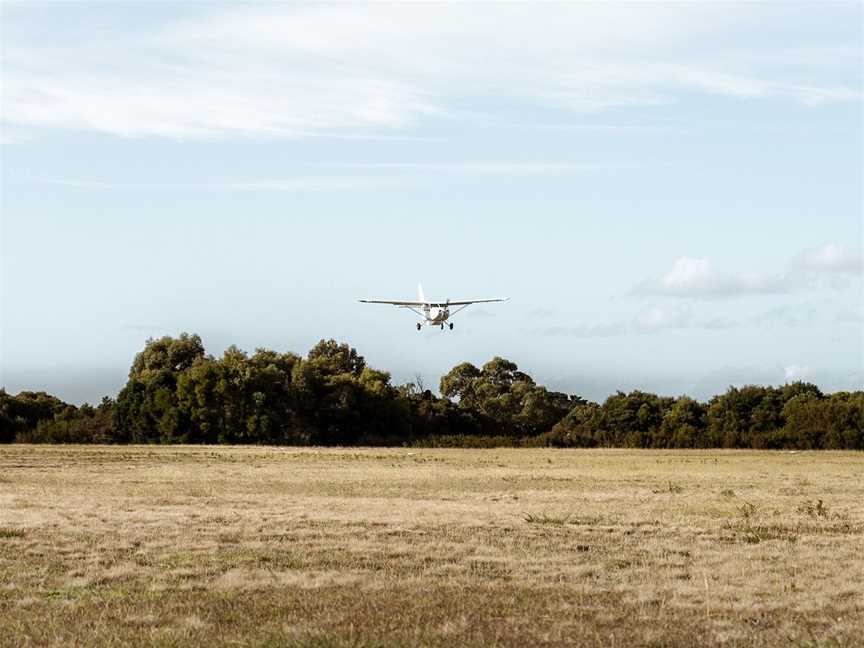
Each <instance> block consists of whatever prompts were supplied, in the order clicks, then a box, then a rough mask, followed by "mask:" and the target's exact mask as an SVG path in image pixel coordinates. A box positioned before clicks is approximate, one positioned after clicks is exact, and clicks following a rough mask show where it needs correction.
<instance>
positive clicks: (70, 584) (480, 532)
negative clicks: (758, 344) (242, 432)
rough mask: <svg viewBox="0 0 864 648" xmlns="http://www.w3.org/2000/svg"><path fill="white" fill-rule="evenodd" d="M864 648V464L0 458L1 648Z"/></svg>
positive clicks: (655, 459) (605, 453) (479, 457)
mask: <svg viewBox="0 0 864 648" xmlns="http://www.w3.org/2000/svg"><path fill="white" fill-rule="evenodd" d="M208 644H211V645H212V644H231V645H249V646H283V645H287V646H295V645H296V646H307V645H308V646H330V645H334V646H343V645H344V646H379V645H380V646H390V645H438V646H454V645H502V646H531V645H588V646H590V645H603V646H634V645H639V646H641V645H645V646H695V645H724V646H726V645H728V646H776V645H782V646H787V645H793V646H802V647H803V646H847V645H848V646H861V645H864V455H861V454H854V453H833V452H818V453H817V452H812V453H811V452H801V453H767V452H766V453H760V452H739V451H729V452H726V451H692V452H683V451H668V452H665V451H656V452H655V451H624V450H591V451H570V450H503V449H502V450H408V449H318V448H303V449H282V448H250V447H243V448H222V447H176V446H175V447H86V446H51V447H48V446H41V447H40V446H15V445H13V446H5V447H2V446H0V645H3V646H22V645H52V646H71V645H159V646H162V645H164V646H172V645H208Z"/></svg>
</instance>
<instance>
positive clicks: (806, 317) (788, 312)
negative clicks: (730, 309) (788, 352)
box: [751, 303, 819, 328]
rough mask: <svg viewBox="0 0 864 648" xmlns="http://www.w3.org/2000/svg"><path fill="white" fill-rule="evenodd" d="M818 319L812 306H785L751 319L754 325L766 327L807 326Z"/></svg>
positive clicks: (815, 309)
mask: <svg viewBox="0 0 864 648" xmlns="http://www.w3.org/2000/svg"><path fill="white" fill-rule="evenodd" d="M818 319H819V311H818V309H817V308H816V307H815V306H814V305H813V304H807V303H805V304H787V305H784V306H777V307H776V308H771V309H769V310H767V311H765V312H764V313H760V314H758V315H756V316H755V317H753V318H752V320H751V321H752V322H753V323H754V324H765V325H768V326H787V327H793V328H794V327H799V326H809V325H811V324H813V323H815V322H816V321H817V320H818Z"/></svg>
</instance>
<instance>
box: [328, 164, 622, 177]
mask: <svg viewBox="0 0 864 648" xmlns="http://www.w3.org/2000/svg"><path fill="white" fill-rule="evenodd" d="M318 166H323V167H330V168H339V169H362V170H364V171H388V172H389V171H405V172H410V173H415V172H418V171H422V172H424V173H446V174H454V175H558V174H562V175H563V174H569V173H580V172H583V171H609V170H614V171H620V170H622V169H635V168H638V167H637V166H636V165H633V164H624V163H622V164H575V163H569V162H322V163H319V164H318Z"/></svg>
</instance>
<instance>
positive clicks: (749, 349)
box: [0, 2, 864, 403]
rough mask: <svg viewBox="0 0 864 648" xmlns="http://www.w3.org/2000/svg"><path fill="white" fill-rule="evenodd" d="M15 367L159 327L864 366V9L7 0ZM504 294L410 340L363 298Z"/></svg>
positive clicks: (666, 387)
mask: <svg viewBox="0 0 864 648" xmlns="http://www.w3.org/2000/svg"><path fill="white" fill-rule="evenodd" d="M0 18H2V21H0V30H2V31H0V41H2V42H0V100H2V104H0V255H2V262H0V386H3V387H5V388H6V389H7V390H8V391H10V392H12V393H16V392H18V391H19V390H22V389H44V390H47V391H49V392H51V393H54V394H56V395H58V396H60V397H61V398H64V399H66V400H68V401H70V402H75V403H80V402H82V401H89V402H97V401H99V400H100V399H101V397H102V396H103V395H112V396H113V395H115V394H116V393H117V391H118V390H119V389H120V388H121V387H122V386H123V384H124V383H125V380H126V376H127V372H128V368H129V366H130V364H131V362H132V358H133V356H134V354H135V353H137V352H138V351H140V350H141V349H142V348H143V346H144V343H145V340H146V339H147V338H149V337H161V336H163V335H177V334H179V333H181V332H183V331H187V332H194V333H198V334H200V335H201V337H202V339H203V341H204V344H205V347H206V349H207V351H208V352H210V353H212V354H214V355H217V356H218V355H220V354H221V353H222V351H224V349H225V348H226V347H228V346H229V345H231V344H236V345H237V346H239V347H240V348H241V349H244V350H247V351H250V352H251V351H253V350H254V349H256V348H259V347H264V348H271V349H276V350H279V351H293V352H295V353H299V354H305V352H306V351H307V350H308V349H309V348H311V347H312V346H313V345H314V344H315V343H316V342H317V341H318V340H319V339H321V338H330V337H332V338H335V339H337V340H340V341H346V342H348V343H350V344H351V345H352V346H354V347H356V348H357V349H358V351H359V352H360V353H361V354H362V355H364V356H365V357H366V359H367V361H368V362H369V363H370V364H371V365H372V366H375V367H378V368H382V369H386V370H389V371H390V372H391V373H392V375H393V380H394V382H395V383H397V384H398V383H402V382H406V381H409V380H412V379H414V378H415V376H416V375H417V374H419V375H421V376H422V377H423V380H424V382H425V383H426V384H427V385H435V384H437V381H438V378H439V376H440V375H441V374H443V373H445V372H446V371H448V370H449V369H450V368H452V367H453V366H454V365H456V364H458V363H460V362H463V361H470V362H473V363H475V364H477V365H481V364H482V363H484V362H486V361H488V360H489V359H491V358H492V357H494V356H503V357H506V358H508V359H511V360H513V361H514V362H516V363H517V364H518V365H519V367H520V369H522V370H524V371H526V372H528V373H529V374H531V375H532V376H533V377H534V378H535V379H536V380H537V381H538V382H540V383H542V384H546V385H548V386H550V387H553V388H555V389H560V390H564V391H568V392H571V393H576V394H580V395H582V396H585V397H588V398H591V399H594V400H600V399H603V398H605V397H606V396H607V395H609V394H610V393H614V392H615V391H616V390H618V389H621V390H625V391H627V390H631V389H637V388H638V389H644V390H650V391H654V392H658V393H662V394H668V395H678V394H683V393H687V394H689V395H691V396H695V397H698V398H707V397H709V396H710V395H712V394H715V393H719V392H722V391H724V390H725V389H726V388H727V387H728V386H729V385H742V384H748V383H758V384H773V385H777V384H783V383H785V382H787V381H791V380H807V381H811V382H815V383H816V384H818V385H819V386H820V387H822V388H823V389H824V390H826V391H836V390H846V389H860V388H862V385H864V278H862V272H864V261H862V248H864V189H862V177H864V173H862V172H864V158H862V147H864V125H862V124H864V119H862V116H864V113H862V98H864V81H862V79H864V77H862V51H864V50H862V45H864V36H862V24H864V22H862V21H864V16H862V5H861V4H860V3H857V2H856V3H845V4H844V3H825V2H819V3H817V2H812V3H794V4H784V3H779V2H771V3H757V4H746V3H740V2H736V3H731V2H714V3H709V4H698V3H672V2H669V3H662V4H651V3H641V2H640V3H630V4H614V3H602V4H591V3H571V4H512V3H511V4H495V3H454V4H446V5H445V4H428V3H400V4H372V5H367V4H361V3H345V4H324V3H316V4H303V3H285V4H263V3H262V4H255V3H250V4H242V5H240V4H219V3H207V2H195V3H177V4H173V3H169V2H158V3H120V2H117V3H87V2H74V3H72V2H61V3H37V2H28V3H20V4H19V3H15V2H4V3H2V4H0ZM418 280H419V281H422V282H423V286H424V289H425V292H426V295H427V296H428V297H430V298H434V299H446V298H451V299H461V298H477V297H495V296H506V297H509V298H510V301H508V302H506V303H503V304H490V305H488V306H487V305H482V306H474V307H471V308H469V309H467V310H465V311H464V312H463V313H460V314H459V315H457V316H456V317H455V318H454V320H453V321H454V324H455V329H454V330H453V331H449V330H448V331H440V330H436V329H428V328H427V329H424V330H423V331H421V332H419V333H418V332H417V330H416V328H415V323H416V316H414V315H413V314H412V313H411V312H410V311H407V310H400V309H397V308H393V307H389V306H375V305H366V304H360V303H358V302H357V299H359V298H413V297H414V295H416V291H417V282H418Z"/></svg>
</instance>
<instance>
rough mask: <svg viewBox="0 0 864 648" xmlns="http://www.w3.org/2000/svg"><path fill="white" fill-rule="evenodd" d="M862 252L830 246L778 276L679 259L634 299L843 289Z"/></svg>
mask: <svg viewBox="0 0 864 648" xmlns="http://www.w3.org/2000/svg"><path fill="white" fill-rule="evenodd" d="M862 264H864V262H862V255H861V252H859V251H857V250H854V249H852V248H850V247H848V246H845V245H841V244H837V243H829V244H827V245H823V246H820V247H815V248H809V249H806V250H803V251H802V252H800V253H798V254H797V255H795V256H794V257H793V258H792V260H791V262H790V263H789V265H788V267H787V269H785V270H784V271H782V272H775V273H754V272H737V273H736V272H723V271H720V270H717V269H716V268H715V267H714V265H713V263H712V262H711V260H710V259H708V258H707V257H688V256H684V257H679V258H678V259H676V260H675V262H674V263H673V264H672V268H671V269H670V270H669V271H668V272H666V273H665V274H663V275H662V276H660V277H653V278H649V279H644V280H642V281H641V282H639V283H638V284H637V285H636V286H635V287H634V288H633V289H632V290H631V294H632V295H655V296H666V297H679V298H688V299H714V298H732V297H743V296H747V295H779V294H787V293H792V292H798V291H802V290H807V289H811V288H820V287H826V286H827V287H829V288H834V289H843V288H845V287H846V286H847V285H848V281H849V279H850V278H849V277H846V278H844V277H842V276H841V277H834V278H832V277H831V275H856V274H860V273H861V272H862V268H864V265H862Z"/></svg>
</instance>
